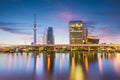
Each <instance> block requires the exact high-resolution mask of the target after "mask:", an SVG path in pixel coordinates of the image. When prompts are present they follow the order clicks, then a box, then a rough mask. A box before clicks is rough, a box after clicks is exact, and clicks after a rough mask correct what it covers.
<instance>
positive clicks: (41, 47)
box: [0, 44, 120, 52]
mask: <svg viewBox="0 0 120 80" xmlns="http://www.w3.org/2000/svg"><path fill="white" fill-rule="evenodd" d="M0 50H4V51H11V50H12V51H27V52H28V51H36V50H37V51H58V50H59V51H71V50H87V51H90V50H112V51H113V50H117V51H120V44H38V45H13V46H7V47H1V48H0Z"/></svg>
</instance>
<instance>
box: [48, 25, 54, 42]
mask: <svg viewBox="0 0 120 80" xmlns="http://www.w3.org/2000/svg"><path fill="white" fill-rule="evenodd" d="M47 44H54V34H53V28H52V27H48V29H47Z"/></svg>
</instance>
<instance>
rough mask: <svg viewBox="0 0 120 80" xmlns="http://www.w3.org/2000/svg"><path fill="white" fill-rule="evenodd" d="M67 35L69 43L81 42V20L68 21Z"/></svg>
mask: <svg viewBox="0 0 120 80" xmlns="http://www.w3.org/2000/svg"><path fill="white" fill-rule="evenodd" d="M69 35H70V38H69V39H70V44H83V22H82V21H70V23H69Z"/></svg>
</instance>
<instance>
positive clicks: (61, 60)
mask: <svg viewBox="0 0 120 80" xmlns="http://www.w3.org/2000/svg"><path fill="white" fill-rule="evenodd" d="M61 72H62V56H60V73H61Z"/></svg>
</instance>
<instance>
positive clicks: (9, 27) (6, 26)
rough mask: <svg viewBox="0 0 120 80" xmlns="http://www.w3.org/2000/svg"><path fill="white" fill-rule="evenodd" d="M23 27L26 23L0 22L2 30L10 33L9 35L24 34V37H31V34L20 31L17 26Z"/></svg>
mask: <svg viewBox="0 0 120 80" xmlns="http://www.w3.org/2000/svg"><path fill="white" fill-rule="evenodd" d="M21 24H22V25H23V24H25V23H8V22H0V30H3V31H6V32H9V33H14V34H24V35H30V33H28V32H23V31H22V30H24V29H22V28H21V29H20V28H19V27H17V26H20V25H21Z"/></svg>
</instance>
